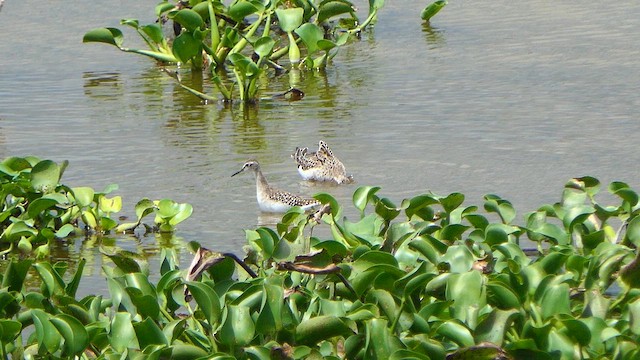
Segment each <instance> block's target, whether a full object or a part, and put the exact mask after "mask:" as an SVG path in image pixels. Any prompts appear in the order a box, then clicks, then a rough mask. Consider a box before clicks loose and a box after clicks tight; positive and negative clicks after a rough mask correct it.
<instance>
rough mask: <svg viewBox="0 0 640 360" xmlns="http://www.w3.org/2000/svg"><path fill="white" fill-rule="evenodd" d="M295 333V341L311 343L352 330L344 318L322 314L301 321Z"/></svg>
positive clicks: (342, 334) (347, 333)
mask: <svg viewBox="0 0 640 360" xmlns="http://www.w3.org/2000/svg"><path fill="white" fill-rule="evenodd" d="M295 333H296V341H297V342H299V343H302V344H309V345H312V344H317V343H318V342H320V341H322V340H327V339H330V338H332V337H335V336H345V337H346V336H348V335H352V334H353V330H352V329H351V328H350V327H349V326H348V324H347V323H345V321H344V320H342V319H340V318H338V317H336V316H330V315H324V316H316V317H313V318H311V319H309V320H307V321H303V322H302V323H300V324H299V325H298V326H297V327H296V330H295Z"/></svg>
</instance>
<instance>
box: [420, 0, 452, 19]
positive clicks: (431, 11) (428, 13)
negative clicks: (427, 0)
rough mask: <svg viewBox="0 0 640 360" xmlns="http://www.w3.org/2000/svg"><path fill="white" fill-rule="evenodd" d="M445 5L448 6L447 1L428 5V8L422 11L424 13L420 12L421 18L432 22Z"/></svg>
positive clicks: (442, 0) (443, 0)
mask: <svg viewBox="0 0 640 360" xmlns="http://www.w3.org/2000/svg"><path fill="white" fill-rule="evenodd" d="M445 5H447V1H446V0H438V1H434V2H432V3H431V4H429V5H427V7H425V8H424V9H423V10H422V12H420V18H421V19H422V20H424V21H429V20H431V18H432V17H434V16H435V15H436V14H437V13H439V12H440V10H442V8H444V6H445Z"/></svg>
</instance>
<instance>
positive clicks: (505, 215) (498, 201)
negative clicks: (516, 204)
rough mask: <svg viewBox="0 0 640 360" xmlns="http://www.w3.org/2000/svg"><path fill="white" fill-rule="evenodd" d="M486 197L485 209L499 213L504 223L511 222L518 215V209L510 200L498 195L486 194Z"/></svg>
mask: <svg viewBox="0 0 640 360" xmlns="http://www.w3.org/2000/svg"><path fill="white" fill-rule="evenodd" d="M484 199H485V203H484V208H485V210H487V211H489V212H495V213H497V214H498V215H499V216H500V219H502V222H503V223H504V224H510V223H511V221H513V219H514V218H515V217H516V211H515V210H514V208H513V206H512V205H511V203H510V202H509V201H507V200H504V199H502V198H500V197H499V196H497V195H485V197H484Z"/></svg>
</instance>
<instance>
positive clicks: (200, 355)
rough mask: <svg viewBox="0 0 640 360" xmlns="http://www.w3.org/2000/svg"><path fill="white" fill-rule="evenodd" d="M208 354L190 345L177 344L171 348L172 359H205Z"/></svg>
mask: <svg viewBox="0 0 640 360" xmlns="http://www.w3.org/2000/svg"><path fill="white" fill-rule="evenodd" d="M208 355H211V354H208V353H207V352H206V351H205V350H204V349H202V348H200V347H197V346H195V345H190V344H176V345H172V346H171V354H170V356H169V358H170V359H177V360H195V359H204V358H206V357H207V356H208ZM210 359H226V358H225V357H224V356H221V357H211V358H210Z"/></svg>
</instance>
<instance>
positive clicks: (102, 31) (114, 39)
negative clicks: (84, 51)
mask: <svg viewBox="0 0 640 360" xmlns="http://www.w3.org/2000/svg"><path fill="white" fill-rule="evenodd" d="M82 42H83V43H86V42H100V43H105V44H111V45H113V46H116V47H118V48H120V47H122V42H123V36H122V31H120V30H119V29H117V28H112V27H105V28H98V29H93V30H90V31H89V32H87V33H86V34H84V37H83V38H82Z"/></svg>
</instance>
